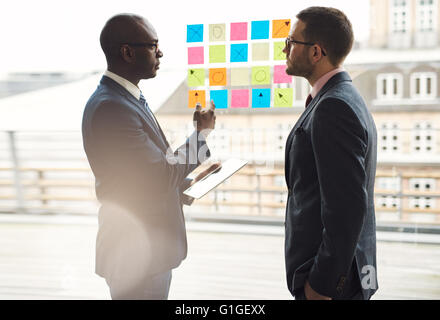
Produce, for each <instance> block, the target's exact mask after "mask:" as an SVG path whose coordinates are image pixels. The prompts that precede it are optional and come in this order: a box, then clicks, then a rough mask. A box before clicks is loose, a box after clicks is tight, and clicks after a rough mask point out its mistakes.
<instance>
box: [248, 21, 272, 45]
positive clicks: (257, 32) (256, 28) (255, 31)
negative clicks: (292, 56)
mask: <svg viewBox="0 0 440 320" xmlns="http://www.w3.org/2000/svg"><path fill="white" fill-rule="evenodd" d="M251 39H252V40H256V39H269V20H263V21H252V24H251Z"/></svg>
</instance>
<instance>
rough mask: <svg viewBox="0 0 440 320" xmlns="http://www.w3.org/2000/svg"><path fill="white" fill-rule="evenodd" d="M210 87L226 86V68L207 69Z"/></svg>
mask: <svg viewBox="0 0 440 320" xmlns="http://www.w3.org/2000/svg"><path fill="white" fill-rule="evenodd" d="M209 85H210V86H226V68H213V69H209Z"/></svg>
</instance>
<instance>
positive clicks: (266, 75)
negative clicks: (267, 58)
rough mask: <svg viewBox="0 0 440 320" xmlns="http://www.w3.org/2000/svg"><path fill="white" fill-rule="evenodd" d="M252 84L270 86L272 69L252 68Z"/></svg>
mask: <svg viewBox="0 0 440 320" xmlns="http://www.w3.org/2000/svg"><path fill="white" fill-rule="evenodd" d="M252 84H253V85H263V84H270V67H269V66H264V67H252Z"/></svg>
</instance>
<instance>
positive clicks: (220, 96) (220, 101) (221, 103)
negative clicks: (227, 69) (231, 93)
mask: <svg viewBox="0 0 440 320" xmlns="http://www.w3.org/2000/svg"><path fill="white" fill-rule="evenodd" d="M209 94H210V100H213V101H214V104H215V108H216V109H226V108H227V107H228V90H211V92H210V93H209Z"/></svg>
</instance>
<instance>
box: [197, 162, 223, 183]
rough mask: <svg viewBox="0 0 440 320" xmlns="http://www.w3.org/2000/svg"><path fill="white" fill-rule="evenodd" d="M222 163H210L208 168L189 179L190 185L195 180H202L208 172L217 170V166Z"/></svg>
mask: <svg viewBox="0 0 440 320" xmlns="http://www.w3.org/2000/svg"><path fill="white" fill-rule="evenodd" d="M221 166H222V165H221V163H220V162H217V163H214V164H211V165H210V166H209V168H208V169H205V170H203V171H202V172H200V173H199V174H198V175H197V177H195V178H194V180H193V181H191V185H193V184H194V183H196V182H197V181H200V180H202V179H203V178H204V177H206V176H207V175H208V174H210V173H211V172H213V171H215V170H217V169H218V168H220V167H221Z"/></svg>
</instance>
